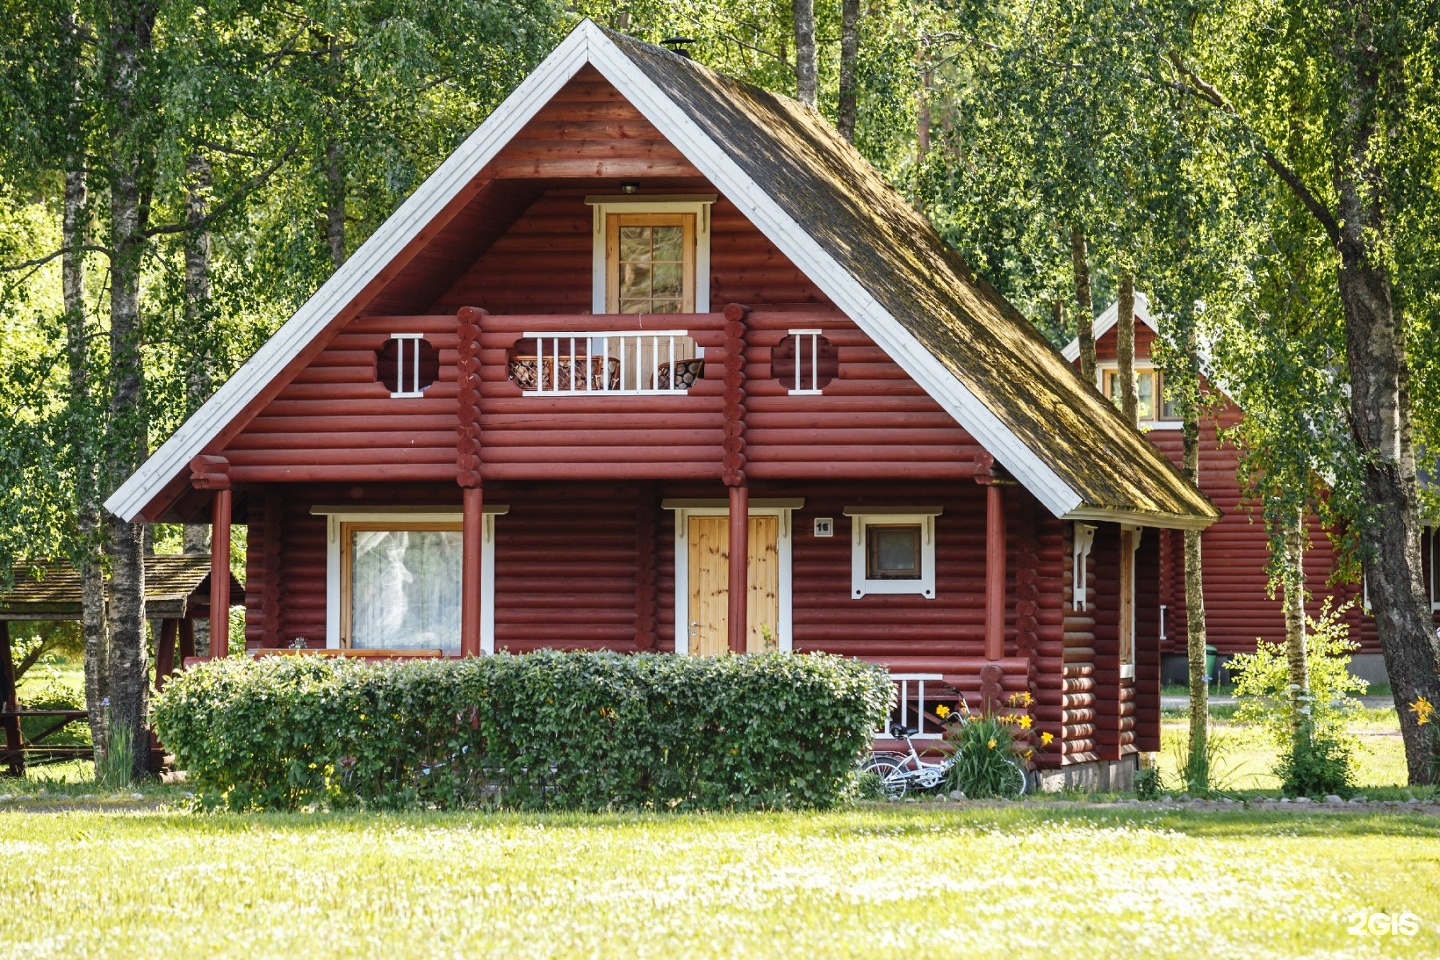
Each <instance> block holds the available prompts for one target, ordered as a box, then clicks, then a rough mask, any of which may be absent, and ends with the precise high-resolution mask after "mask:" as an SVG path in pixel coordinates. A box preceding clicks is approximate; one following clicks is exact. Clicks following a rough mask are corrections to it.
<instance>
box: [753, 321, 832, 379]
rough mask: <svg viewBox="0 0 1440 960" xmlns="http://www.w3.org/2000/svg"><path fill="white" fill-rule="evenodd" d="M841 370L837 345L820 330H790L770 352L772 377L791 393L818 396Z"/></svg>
mask: <svg viewBox="0 0 1440 960" xmlns="http://www.w3.org/2000/svg"><path fill="white" fill-rule="evenodd" d="M839 368H840V364H839V361H838V359H837V358H836V355H835V346H834V344H832V343H831V342H830V341H829V340H828V339H827V338H826V337H825V335H824V334H822V333H821V332H820V331H819V330H791V331H790V333H789V335H788V336H786V337H785V338H784V339H782V340H781V341H780V342H779V343H777V344H775V346H774V347H772V348H771V349H770V375H771V376H772V377H774V378H775V380H776V382H777V383H779V384H780V385H781V386H782V387H787V388H789V390H790V392H791V393H802V394H803V393H819V392H820V391H821V390H823V389H824V388H825V385H826V384H828V383H829V382H830V381H831V380H833V379H835V377H836V376H837V374H838V373H839Z"/></svg>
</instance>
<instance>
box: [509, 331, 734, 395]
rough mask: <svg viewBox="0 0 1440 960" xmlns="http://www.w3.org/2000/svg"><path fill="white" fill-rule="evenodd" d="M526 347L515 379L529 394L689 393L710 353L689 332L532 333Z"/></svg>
mask: <svg viewBox="0 0 1440 960" xmlns="http://www.w3.org/2000/svg"><path fill="white" fill-rule="evenodd" d="M522 342H524V343H526V344H527V346H526V347H524V348H520V347H519V346H518V345H517V350H516V351H515V352H513V353H512V354H511V357H510V379H511V380H514V381H515V382H516V383H517V384H519V385H520V388H521V389H522V390H524V391H525V393H526V394H533V395H543V396H569V395H588V394H596V393H603V394H621V395H624V394H628V395H636V394H671V393H684V392H685V391H687V390H689V389H690V387H691V386H693V385H694V384H695V382H696V381H697V380H699V379H701V378H702V377H703V376H704V374H705V357H704V349H703V348H701V347H697V346H696V345H695V341H694V339H693V338H692V337H691V336H690V335H689V334H688V333H687V332H685V331H684V330H658V331H646V332H644V333H636V332H634V331H629V332H624V331H621V332H616V331H609V332H595V333H590V332H584V333H527V334H525V335H524V340H523V341H522ZM530 350H533V351H534V352H533V353H530V352H529V351H530Z"/></svg>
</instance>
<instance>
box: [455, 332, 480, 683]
mask: <svg viewBox="0 0 1440 960" xmlns="http://www.w3.org/2000/svg"><path fill="white" fill-rule="evenodd" d="M455 319H456V331H457V332H458V334H459V343H458V344H457V351H458V353H459V359H458V360H457V361H456V381H457V383H458V386H459V388H460V392H459V405H460V410H459V421H458V423H457V424H456V436H455V481H456V483H458V484H459V485H460V502H461V508H462V510H463V511H464V513H463V517H462V520H461V525H460V547H461V560H460V655H461V656H462V657H478V656H480V605H481V603H482V602H483V601H484V597H483V596H482V595H481V583H482V579H481V576H480V563H481V559H482V557H483V556H484V547H485V515H484V507H485V494H484V490H483V488H482V483H481V479H480V324H481V321H483V320H484V319H485V311H484V310H481V309H479V308H478V307H462V308H461V309H460V310H459V312H458V313H457V314H456V317H455Z"/></svg>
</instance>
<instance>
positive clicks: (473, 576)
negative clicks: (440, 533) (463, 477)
mask: <svg viewBox="0 0 1440 960" xmlns="http://www.w3.org/2000/svg"><path fill="white" fill-rule="evenodd" d="M461 497H462V498H463V506H464V511H465V513H464V519H463V520H462V522H461V532H460V541H461V550H462V558H461V572H460V655H461V656H462V657H478V656H479V655H480V601H481V599H482V598H481V596H480V559H481V556H482V553H481V551H482V548H483V546H484V540H485V516H484V513H483V508H484V503H485V498H484V491H483V490H481V488H480V487H465V488H463V490H462V491H461Z"/></svg>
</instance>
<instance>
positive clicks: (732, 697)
mask: <svg viewBox="0 0 1440 960" xmlns="http://www.w3.org/2000/svg"><path fill="white" fill-rule="evenodd" d="M891 696H892V689H891V684H890V679H889V676H888V675H887V673H886V672H885V670H884V668H882V667H877V666H874V665H872V664H867V663H862V662H860V661H855V660H847V659H843V658H841V657H835V656H827V655H819V654H806V655H801V656H790V655H780V654H770V655H763V656H744V657H718V658H692V657H676V656H671V655H667V654H640V655H623V654H615V653H558V652H554V651H542V652H539V653H532V654H524V655H518V656H514V655H509V654H497V655H494V656H488V657H476V658H469V659H463V660H433V661H422V662H409V663H376V664H366V663H361V662H358V661H354V660H344V659H338V658H337V659H332V658H322V657H265V658H260V659H256V660H238V659H237V660H230V661H211V662H209V663H206V664H202V665H199V666H196V667H194V668H192V669H189V670H186V671H185V672H184V673H182V674H180V675H178V676H176V677H174V678H172V679H171V680H170V682H169V683H168V684H167V685H166V687H165V690H164V692H163V693H161V694H160V695H159V696H158V697H157V698H156V700H155V703H154V719H155V724H156V728H157V732H158V733H159V736H160V739H161V740H162V741H163V742H164V744H165V746H166V747H167V748H168V749H169V750H171V751H172V752H173V753H174V754H175V757H176V762H177V763H178V765H179V766H180V767H181V768H182V769H184V770H186V771H187V774H188V777H189V781H190V783H192V784H193V785H194V788H195V790H196V792H197V794H198V795H199V796H200V797H201V798H202V800H204V801H205V802H207V803H210V804H219V803H223V804H225V805H227V806H229V807H231V808H233V809H256V808H266V809H295V808H298V807H306V806H311V805H321V806H335V807H339V806H374V807H385V808H399V807H414V806H436V807H442V808H453V807H469V806H487V805H493V806H504V807H513V808H520V809H537V808H565V809H579V810H597V809H608V808H656V809H731V808H739V809H755V808H774V807H797V806H798V807H826V806H830V805H833V804H835V803H837V802H839V801H841V800H842V799H844V796H845V794H846V791H847V790H848V789H849V788H850V786H851V781H852V780H853V776H854V770H855V758H856V756H857V755H858V754H859V753H860V752H861V751H862V750H864V749H866V748H868V747H869V746H870V735H871V733H870V732H871V731H872V730H874V729H876V728H877V727H878V726H879V725H880V724H881V723H882V722H883V721H884V719H885V717H886V716H887V714H888V711H889V708H890V700H891Z"/></svg>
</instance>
